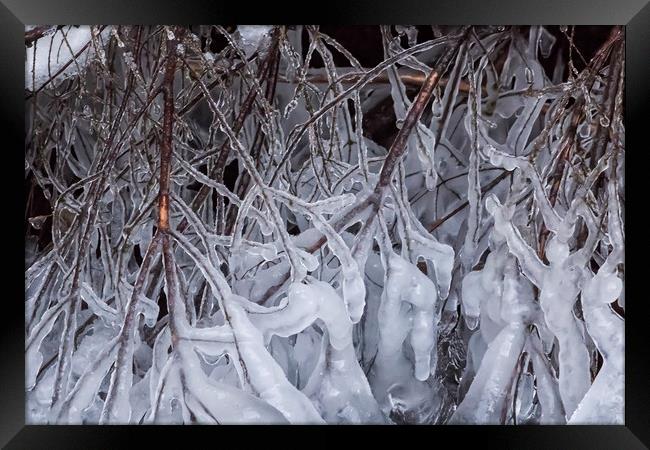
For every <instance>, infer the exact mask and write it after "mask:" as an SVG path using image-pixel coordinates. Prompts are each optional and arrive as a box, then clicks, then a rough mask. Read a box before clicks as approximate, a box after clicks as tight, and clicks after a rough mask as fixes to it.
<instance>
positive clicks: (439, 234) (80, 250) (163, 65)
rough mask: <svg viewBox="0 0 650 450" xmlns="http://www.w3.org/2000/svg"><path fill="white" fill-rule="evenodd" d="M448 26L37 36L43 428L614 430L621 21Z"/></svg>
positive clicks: (32, 92) (29, 287)
mask: <svg viewBox="0 0 650 450" xmlns="http://www.w3.org/2000/svg"><path fill="white" fill-rule="evenodd" d="M433 29H434V38H433V39H431V40H428V39H423V38H422V37H421V33H419V30H422V28H421V27H420V28H416V27H412V26H396V27H389V26H382V27H381V28H380V29H379V31H380V32H379V33H377V38H378V39H380V42H377V45H378V46H380V47H381V48H382V49H383V60H382V61H381V62H379V63H378V64H377V65H375V66H374V67H364V66H363V65H362V64H361V63H360V62H359V60H357V59H356V57H355V55H353V54H352V53H351V52H350V51H349V50H348V49H346V48H345V46H343V45H342V44H341V43H340V42H338V41H337V40H335V39H334V38H333V37H332V36H329V35H327V34H325V33H323V32H322V31H321V30H320V29H319V27H316V26H305V27H302V26H298V27H285V26H238V27H236V28H228V29H226V28H224V27H221V26H200V27H191V28H183V27H167V26H152V27H141V26H133V27H127V26H101V27H100V26H93V27H48V26H43V27H28V29H27V30H26V42H27V43H28V44H29V46H28V47H27V49H26V50H27V51H26V89H27V90H26V93H27V100H26V102H27V103H26V104H27V118H28V121H27V124H28V126H27V133H26V136H27V141H26V153H25V177H26V180H27V182H28V183H29V184H30V186H31V191H30V192H31V194H30V196H29V197H28V203H27V205H26V209H27V217H28V221H29V229H28V232H27V235H26V242H25V244H26V272H25V323H26V330H27V334H26V336H25V339H26V344H25V348H26V366H27V370H26V383H25V384H26V390H27V411H28V420H29V422H31V423H102V424H108V423H135V424H142V423H170V424H171V423H208V424H227V423H315V424H323V423H328V424H336V423H346V424H347V423H352V424H355V423H356V424H359V423H383V424H390V423H419V424H444V423H471V424H520V423H526V424H560V423H607V424H609V423H619V424H620V423H623V419H624V418H623V383H624V382H623V375H624V371H623V370H624V369H623V365H624V340H623V335H624V308H625V304H624V284H623V279H624V264H623V262H624V225H623V220H622V217H623V209H624V178H623V171H624V128H623V119H622V117H623V109H622V108H623V106H622V98H623V91H624V78H623V73H624V58H623V54H624V53H623V52H624V47H623V31H622V30H621V29H620V28H617V27H614V28H613V29H612V31H611V33H610V35H609V37H608V38H607V39H606V41H605V42H604V43H603V44H602V45H601V47H600V48H599V49H598V50H597V51H596V52H595V54H594V55H593V57H591V58H590V59H589V60H586V59H585V57H584V56H583V55H582V54H581V53H580V51H579V49H578V48H577V47H575V45H574V33H575V29H573V28H570V29H569V28H566V27H564V28H561V30H560V37H561V39H563V40H564V41H563V42H568V47H569V58H568V60H565V59H564V56H563V55H564V54H563V53H562V52H561V51H559V50H556V49H557V48H558V46H559V44H558V42H556V41H557V37H556V36H555V35H553V34H551V33H550V32H549V30H547V29H545V28H544V27H447V28H440V27H433ZM303 38H304V39H303ZM304 42H306V43H307V44H306V46H304V45H303V43H304ZM316 56H318V60H319V61H322V64H317V63H315V60H316ZM551 58H554V59H555V60H554V62H551V63H550V64H549V61H552V60H551ZM341 60H342V61H345V63H344V64H341V63H340V61H341ZM337 61H338V62H337ZM549 67H551V70H549ZM579 68H580V69H579ZM386 106H387V107H388V108H386ZM387 120H388V121H389V122H390V126H391V127H392V126H393V125H394V127H395V130H394V132H393V133H392V135H391V136H390V139H383V138H381V135H382V132H383V131H385V130H380V131H382V132H378V131H377V129H378V128H382V127H384V128H385V127H386V125H380V126H379V127H377V126H375V125H374V124H376V123H382V124H386V123H387ZM384 134H385V133H384ZM39 196H40V197H42V198H41V201H40V203H38V198H40V197H39ZM44 205H45V206H44Z"/></svg>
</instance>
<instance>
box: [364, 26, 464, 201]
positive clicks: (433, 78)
mask: <svg viewBox="0 0 650 450" xmlns="http://www.w3.org/2000/svg"><path fill="white" fill-rule="evenodd" d="M467 30H469V28H466V29H465V33H466V32H467ZM463 34H464V33H463ZM463 40H464V38H462V37H461V38H460V39H457V40H455V41H454V42H453V44H452V46H451V47H450V48H449V49H448V50H447V51H446V52H445V53H444V54H443V56H442V57H441V58H440V60H439V61H438V63H437V64H436V68H435V69H434V70H432V71H431V72H430V73H429V75H427V78H426V79H425V80H424V83H422V87H421V88H420V91H419V92H418V95H417V96H416V97H415V101H413V104H412V105H411V108H410V109H409V110H408V112H407V113H406V117H405V118H404V123H403V124H402V127H401V128H400V129H399V131H398V133H397V136H396V137H395V140H394V141H393V143H392V144H391V146H390V149H389V150H388V154H387V155H386V159H385V160H384V165H383V166H382V168H381V172H380V173H379V181H378V182H377V185H376V187H375V192H377V193H383V192H384V191H385V188H386V186H388V184H389V183H390V182H391V180H392V179H393V173H394V172H395V166H396V165H397V163H398V161H399V160H400V159H401V158H402V156H403V155H404V153H405V152H406V143H407V142H408V137H409V135H410V134H411V131H413V128H415V126H416V125H417V123H418V121H419V120H420V117H421V116H422V113H423V112H424V108H425V106H426V105H427V103H428V102H429V100H430V99H431V95H432V94H433V90H434V89H435V88H436V86H438V83H439V82H440V77H441V75H442V74H443V73H444V72H445V71H446V70H447V67H448V66H449V63H450V62H451V60H452V58H453V57H454V55H455V54H456V52H457V51H458V48H459V46H460V45H461V42H462V41H463Z"/></svg>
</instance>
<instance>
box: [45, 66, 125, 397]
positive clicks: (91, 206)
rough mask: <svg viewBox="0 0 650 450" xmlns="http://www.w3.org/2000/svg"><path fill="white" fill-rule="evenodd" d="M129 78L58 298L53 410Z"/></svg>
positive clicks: (66, 368)
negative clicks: (65, 289)
mask: <svg viewBox="0 0 650 450" xmlns="http://www.w3.org/2000/svg"><path fill="white" fill-rule="evenodd" d="M133 80H134V78H133V76H132V75H131V76H129V78H128V80H127V86H126V92H125V93H124V97H123V99H122V103H121V105H120V108H119V110H118V112H117V114H116V116H115V120H114V122H113V126H112V127H111V131H110V132H109V136H108V139H107V142H106V150H105V151H104V152H103V153H102V154H101V155H100V156H99V157H98V158H96V159H95V160H94V161H93V164H92V166H93V167H92V169H94V170H102V169H103V173H102V175H101V176H100V177H99V178H98V179H96V180H95V181H94V182H93V183H92V184H91V186H90V189H89V192H88V194H87V196H88V200H86V204H85V205H84V206H85V207H84V208H83V209H82V210H81V215H80V219H79V223H80V224H83V227H82V228H81V238H80V240H79V247H78V248H79V253H78V254H77V255H76V258H75V261H74V268H73V275H72V282H71V286H70V291H69V294H68V295H67V296H64V297H63V298H62V299H61V300H60V302H62V303H68V305H67V306H66V316H65V321H64V325H63V330H62V332H61V336H62V338H61V344H60V346H59V356H58V364H57V368H56V378H55V382H54V392H53V394H52V407H53V408H54V409H56V408H58V403H59V401H60V400H62V399H63V398H65V395H66V393H67V391H68V381H69V375H70V360H71V358H72V351H73V346H74V335H75V333H76V331H77V312H78V309H79V305H80V301H81V299H80V289H81V273H82V268H83V267H85V263H86V258H87V256H88V252H89V248H90V238H91V235H92V231H93V227H94V225H95V221H96V219H97V215H98V212H99V197H100V195H101V194H102V192H103V189H104V186H105V185H106V181H107V177H108V173H109V172H110V168H112V166H113V163H114V162H115V158H116V156H117V151H118V149H119V147H120V145H119V143H118V145H115V143H114V141H115V137H116V136H117V132H118V130H119V124H120V123H121V120H122V117H123V115H124V113H125V111H126V107H127V102H128V99H129V97H130V95H131V93H132V92H133Z"/></svg>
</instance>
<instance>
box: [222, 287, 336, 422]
mask: <svg viewBox="0 0 650 450" xmlns="http://www.w3.org/2000/svg"><path fill="white" fill-rule="evenodd" d="M229 300H232V298H230V299H229ZM229 303H230V307H229V311H230V320H231V323H232V327H233V334H234V337H235V339H236V340H237V351H238V354H239V357H240V358H241V359H242V361H243V362H244V363H245V364H246V366H247V368H250V369H246V373H247V375H246V376H245V378H246V381H247V382H248V383H249V384H250V386H251V388H252V389H253V392H255V393H256V395H258V396H259V397H260V398H261V399H262V400H264V401H266V402H268V403H269V404H270V405H271V406H273V407H275V408H276V409H277V410H279V411H280V412H282V414H284V416H285V417H286V418H287V420H289V421H290V422H291V423H315V424H318V423H323V419H322V418H321V416H320V415H319V414H318V412H317V411H316V410H315V409H314V406H313V405H312V403H311V402H310V401H309V400H308V399H307V397H305V396H304V395H303V394H302V393H301V392H300V391H298V390H297V389H296V388H295V387H294V386H292V385H291V384H289V382H288V381H287V379H286V376H285V374H284V372H283V371H282V369H281V368H280V366H278V364H277V362H276V361H275V360H274V359H273V358H272V357H271V355H270V354H269V353H268V351H267V350H266V349H265V348H264V340H263V337H262V334H261V333H260V332H259V331H258V330H257V328H255V327H254V326H253V324H252V323H251V321H250V320H249V319H248V316H247V314H246V313H245V312H244V310H243V309H242V308H241V307H240V306H238V305H236V304H235V302H234V301H229ZM253 368H255V369H253Z"/></svg>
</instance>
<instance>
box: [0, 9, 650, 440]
mask: <svg viewBox="0 0 650 450" xmlns="http://www.w3.org/2000/svg"><path fill="white" fill-rule="evenodd" d="M239 22H244V23H249V24H252V23H312V22H313V23H320V24H334V23H340V24H380V23H415V24H423V23H432V24H441V25H446V24H477V25H479V24H493V25H509V24H576V25H587V24H588V25H599V24H607V25H614V24H616V25H625V30H626V61H625V67H626V105H625V122H626V140H628V141H629V142H630V143H629V144H627V148H629V149H632V158H631V160H630V162H631V163H630V162H628V164H626V167H627V168H626V197H627V198H628V199H629V198H632V200H631V201H635V199H636V200H639V201H640V203H639V205H643V204H644V203H642V202H643V201H644V200H643V197H644V195H645V192H644V190H643V186H642V185H641V184H640V183H639V178H641V179H643V177H644V175H645V174H644V173H643V170H644V169H643V167H644V166H643V164H642V163H641V162H640V161H639V160H640V158H641V156H642V155H643V153H646V152H647V151H648V148H647V144H646V142H647V138H645V139H644V137H645V134H646V133H645V130H644V125H645V127H646V128H647V125H646V122H645V120H644V118H645V117H644V115H643V110H644V108H646V109H647V106H646V104H647V102H648V100H650V64H649V62H650V58H648V56H649V55H650V3H648V0H616V1H607V0H573V1H571V2H568V1H567V0H501V1H496V0H471V1H462V2H460V1H450V0H437V1H427V2H424V1H420V2H418V1H415V0H400V1H398V2H395V1H390V0H362V1H356V2H354V3H352V2H351V1H350V0H349V1H347V2H343V1H332V0H326V1H319V2H317V1H312V2H305V1H303V2H301V3H300V4H292V3H291V2H286V1H285V2H282V3H279V2H266V3H265V4H262V5H253V4H251V3H248V2H219V1H215V0H212V1H206V0H203V1H200V0H185V1H183V2H179V1H174V0H164V1H162V0H138V1H136V0H112V1H103V2H97V1H95V2H90V1H88V0H29V1H25V0H1V4H0V48H1V50H0V67H2V69H0V78H1V79H2V83H1V85H2V97H1V99H2V100H1V101H0V111H1V115H2V121H1V122H0V123H2V124H3V125H4V127H3V128H4V131H3V132H2V134H1V136H2V140H1V141H0V142H2V144H3V145H2V147H4V149H3V150H4V151H3V153H2V171H1V172H0V173H1V174H2V175H1V176H0V178H2V180H3V182H4V184H5V186H4V189H3V190H2V191H0V205H1V207H0V211H2V214H0V221H1V222H2V223H3V225H5V227H3V228H4V229H5V231H4V235H3V237H4V239H3V240H2V242H3V244H5V245H2V246H1V247H0V249H2V250H4V253H5V258H4V263H5V264H3V267H4V269H3V270H2V273H3V275H4V277H5V279H4V280H3V283H2V285H1V286H2V287H3V288H4V289H2V291H0V292H2V294H4V295H2V298H1V300H0V301H1V302H2V309H1V310H0V311H2V313H1V314H2V321H1V322H0V324H1V326H0V334H1V336H2V346H1V347H0V349H1V354H2V361H1V362H0V380H1V381H0V405H2V406H0V445H3V448H11V449H23V448H29V449H34V448H45V447H47V448H50V449H51V448H66V449H71V448H130V447H131V446H133V444H134V438H135V437H140V436H141V435H143V437H145V436H146V437H145V439H146V441H147V442H148V443H149V444H148V446H149V448H152V447H151V445H155V444H154V443H155V442H156V441H159V442H164V441H167V440H169V439H173V438H174V437H180V436H185V435H186V434H188V433H192V434H194V436H192V437H191V438H190V437H189V436H185V437H184V438H183V439H187V438H189V440H186V441H185V442H186V443H187V444H189V445H194V444H192V443H193V442H197V445H198V440H196V441H195V439H196V437H195V436H196V434H199V435H200V436H199V438H216V437H217V436H218V437H219V439H221V438H222V437H223V436H224V433H225V435H228V434H230V433H232V430H233V429H234V428H233V427H225V428H222V427H204V426H200V427H161V426H144V427H135V426H131V427H129V426H107V427H100V426H35V425H27V426H26V425H25V406H24V403H25V402H24V400H25V391H24V320H23V318H24V315H23V313H22V311H23V308H24V303H21V301H20V299H21V298H24V284H23V283H22V282H21V281H20V280H21V279H22V276H24V269H23V267H22V266H21V265H20V264H21V263H19V261H24V245H23V242H21V240H20V239H18V238H17V236H22V235H24V232H23V229H22V228H21V227H22V226H23V225H22V219H19V218H20V217H21V214H24V209H23V208H24V198H23V197H22V195H23V194H22V192H23V189H22V187H20V186H21V184H20V183H24V177H23V179H21V173H24V172H22V170H23V169H22V167H23V165H24V162H22V159H23V157H22V153H21V151H20V150H19V149H20V148H21V147H23V148H24V129H25V128H24V104H25V97H24V80H23V77H24V51H25V50H24V49H25V47H24V26H25V25H29V24H99V23H110V24H136V23H137V24H163V23H164V24H172V23H176V24H179V23H186V24H190V23H239ZM644 144H645V145H644ZM646 167H647V166H646ZM645 176H646V177H647V175H645ZM14 177H15V178H14ZM19 189H20V193H17V192H16V191H17V190H19ZM628 196H631V197H628ZM633 205H634V204H633ZM643 212H644V211H643V206H640V207H637V206H632V207H628V208H626V218H625V223H626V236H627V241H628V243H630V242H631V243H632V245H627V250H628V251H627V257H628V260H629V261H632V259H631V256H633V254H634V253H635V252H640V251H642V250H641V249H640V248H639V247H641V243H642V242H645V241H644V238H645V236H644V234H645V233H644V231H643V230H642V231H641V232H639V233H638V234H637V232H636V231H635V225H637V226H638V225H639V224H641V227H642V226H643V225H642V217H641V216H642V214H643ZM630 236H631V237H630ZM646 239H647V238H646ZM637 242H638V244H637ZM7 244H12V245H10V246H8V245H7ZM635 247H636V248H635ZM0 251H1V250H0ZM642 264H643V262H641V264H640V265H639V266H636V265H635V264H634V263H632V264H630V263H629V262H628V263H627V264H626V291H627V297H628V298H629V299H630V300H629V301H628V302H627V305H626V308H627V309H629V311H626V315H627V326H626V375H625V382H626V385H625V388H626V396H625V417H626V419H625V420H626V425H625V426H606V425H603V426H517V427H505V426H503V427H495V426H467V427H459V426H441V427H321V428H320V429H315V428H314V427H292V428H290V429H287V428H286V427H266V428H265V429H264V430H263V433H264V434H263V435H262V434H261V433H255V432H253V433H246V432H245V431H246V430H247V429H234V430H235V431H234V433H236V437H237V440H238V444H239V446H244V447H247V446H248V445H247V444H246V443H247V442H250V444H251V445H252V440H253V439H256V438H258V437H264V438H265V439H269V442H273V441H275V442H278V441H277V439H274V438H271V437H269V433H272V434H275V433H277V432H287V431H288V432H290V433H291V434H290V435H291V436H292V437H291V438H290V440H289V441H284V442H285V443H286V442H295V445H296V446H297V445H301V444H300V443H301V442H302V444H303V445H304V444H307V445H310V442H313V440H312V439H309V438H308V439H309V440H302V439H300V438H298V437H296V435H294V433H299V434H300V435H302V436H310V433H313V432H317V431H323V429H325V433H326V436H329V435H330V434H331V433H334V434H332V435H331V436H332V437H330V438H329V439H330V440H331V442H332V443H334V442H337V440H338V439H337V437H336V436H335V435H336V434H337V433H340V432H345V433H346V434H348V433H350V432H357V431H360V432H364V431H365V432H367V431H369V430H368V428H372V429H371V430H370V431H371V433H370V435H371V436H372V437H377V438H379V439H382V440H384V439H385V438H388V437H390V438H391V440H394V441H395V442H400V443H402V445H404V442H406V443H407V445H415V443H412V441H411V440H412V439H413V438H414V435H413V433H417V434H418V435H420V436H417V437H418V438H424V439H425V440H424V442H427V443H428V444H427V445H442V444H436V442H441V443H442V442H444V441H443V440H442V439H444V440H447V441H449V440H451V442H459V443H463V444H469V443H470V442H471V443H472V444H473V445H485V444H486V443H487V444H488V445H490V446H494V447H496V448H501V449H506V448H507V449H509V448H513V449H529V448H530V449H551V448H553V449H564V448H571V449H574V448H590V449H601V448H602V449H642V448H646V449H647V448H648V447H649V446H650V396H649V391H648V382H649V381H650V374H649V371H648V362H647V361H648V359H650V358H649V357H650V352H649V350H648V339H647V338H646V336H647V335H646V328H647V325H646V324H645V323H644V318H645V317H648V314H647V313H648V306H647V300H646V299H645V298H644V297H646V296H647V294H645V295H644V290H643V281H642V280H639V278H640V277H642V270H643V269H642V268H643V265H642ZM637 293H640V294H641V295H638V294H637ZM234 433H233V435H234ZM405 433H408V435H407V434H405ZM407 436H408V438H409V440H407V441H405V440H404V438H406V437H407ZM271 439H272V441H271ZM326 439H327V438H326ZM204 442H205V441H204ZM207 442H213V443H215V444H216V443H217V442H219V441H216V440H212V441H207ZM322 442H328V440H323V441H322ZM364 442H365V441H364ZM386 443H387V444H388V441H386ZM187 444H186V445H187ZM264 445H266V444H264ZM301 446H302V445H301Z"/></svg>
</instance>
